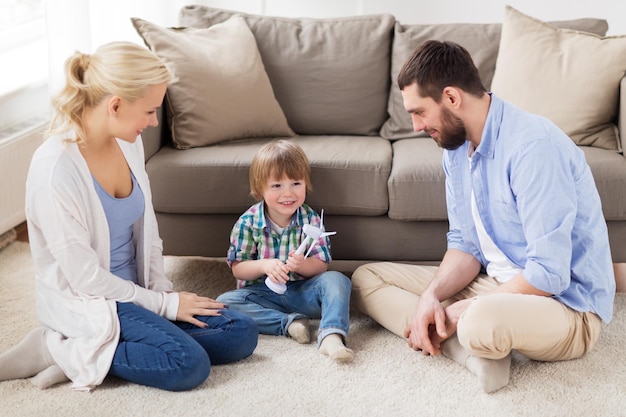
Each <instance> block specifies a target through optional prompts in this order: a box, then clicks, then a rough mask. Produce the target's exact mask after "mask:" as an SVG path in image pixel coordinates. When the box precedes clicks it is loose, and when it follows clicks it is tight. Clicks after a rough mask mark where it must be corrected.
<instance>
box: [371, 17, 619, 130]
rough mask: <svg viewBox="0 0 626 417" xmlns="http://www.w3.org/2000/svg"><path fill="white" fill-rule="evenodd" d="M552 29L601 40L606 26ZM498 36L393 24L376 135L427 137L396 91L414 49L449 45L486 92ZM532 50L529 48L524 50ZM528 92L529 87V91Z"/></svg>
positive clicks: (496, 29) (483, 28) (567, 24)
mask: <svg viewBox="0 0 626 417" xmlns="http://www.w3.org/2000/svg"><path fill="white" fill-rule="evenodd" d="M551 24H553V25H554V26H556V27H560V28H568V29H576V30H580V31H585V32H590V33H595V34H597V35H600V36H604V35H605V34H606V31H607V30H608V23H607V21H606V20H604V19H593V18H586V19H576V20H567V21H559V22H552V23H551ZM501 33H502V24H501V23H485V24H481V23H458V24H457V23H449V24H432V25H403V24H400V23H396V25H395V30H394V40H393V48H392V56H391V72H390V74H391V80H390V84H391V91H390V92H389V106H388V111H389V119H388V120H387V121H386V122H385V124H384V125H383V127H382V129H381V130H380V135H381V136H382V137H384V138H386V139H401V138H410V137H427V136H428V135H426V134H425V133H424V132H414V131H413V126H412V123H411V116H410V115H409V114H408V113H407V112H406V110H405V109H404V105H403V103H402V94H401V93H400V90H399V89H398V82H397V78H398V73H399V72H400V69H401V68H402V66H403V65H404V63H405V62H406V60H407V59H409V57H410V56H411V54H412V53H413V51H414V50H415V48H417V47H418V46H419V45H420V44H421V43H423V42H425V41H427V40H429V39H437V40H441V41H444V40H445V41H452V42H456V43H458V44H460V45H462V46H463V47H464V48H465V49H467V50H468V52H469V53H470V55H472V58H473V60H474V64H475V65H476V67H477V68H478V71H479V73H480V77H481V79H482V81H483V84H484V86H485V88H486V89H487V90H490V89H491V81H492V79H493V75H494V72H495V67H496V59H497V57H498V50H499V45H500V36H501ZM528 47H529V48H532V46H528ZM529 88H532V87H529Z"/></svg>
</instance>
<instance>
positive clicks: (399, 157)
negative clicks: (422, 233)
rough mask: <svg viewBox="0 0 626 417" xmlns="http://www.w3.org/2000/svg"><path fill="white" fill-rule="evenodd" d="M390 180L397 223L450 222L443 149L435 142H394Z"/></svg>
mask: <svg viewBox="0 0 626 417" xmlns="http://www.w3.org/2000/svg"><path fill="white" fill-rule="evenodd" d="M392 146H393V164H392V165H393V166H392V169H391V175H390V176H389V182H388V188H389V217H390V218H392V219H394V220H410V221H416V220H447V219H448V213H447V210H446V191H445V190H446V188H445V179H446V178H445V174H444V172H443V168H442V162H441V160H442V157H443V149H441V148H440V147H439V146H437V144H436V143H435V141H434V140H432V139H431V138H411V139H402V140H397V141H394V142H393V145H392Z"/></svg>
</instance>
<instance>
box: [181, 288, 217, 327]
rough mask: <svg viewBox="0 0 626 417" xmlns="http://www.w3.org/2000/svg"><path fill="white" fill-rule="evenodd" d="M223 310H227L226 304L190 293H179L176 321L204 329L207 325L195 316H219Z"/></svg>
mask: <svg viewBox="0 0 626 417" xmlns="http://www.w3.org/2000/svg"><path fill="white" fill-rule="evenodd" d="M223 308H226V306H225V305H224V304H222V303H220V302H219V301H215V300H214V299H212V298H208V297H201V296H199V295H196V294H193V293H190V292H179V293H178V312H177V313H176V320H179V321H185V322H187V323H191V324H194V325H196V326H198V327H202V328H204V327H206V323H203V322H201V321H200V320H198V319H197V318H195V316H219V315H221V313H220V310H221V309H223Z"/></svg>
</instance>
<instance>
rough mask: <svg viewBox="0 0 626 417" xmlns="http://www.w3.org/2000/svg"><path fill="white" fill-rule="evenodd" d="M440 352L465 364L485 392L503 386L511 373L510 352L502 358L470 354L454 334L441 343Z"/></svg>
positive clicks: (507, 381)
mask: <svg viewBox="0 0 626 417" xmlns="http://www.w3.org/2000/svg"><path fill="white" fill-rule="evenodd" d="M441 351H442V353H443V354H444V355H445V356H447V357H448V358H450V359H452V360H454V361H455V362H457V363H459V364H461V365H463V366H465V367H466V368H467V369H468V370H469V371H470V372H471V373H473V374H474V375H476V376H477V377H478V381H479V382H480V386H481V388H482V389H483V391H485V392H486V393H491V392H494V391H497V390H499V389H500V388H503V387H505V386H506V385H507V384H508V383H509V376H510V373H511V354H508V355H507V356H506V357H505V358H502V359H485V358H480V357H478V356H474V355H472V354H470V353H469V352H468V351H467V350H465V348H464V347H463V346H461V343H460V342H459V339H458V338H457V337H456V334H455V335H453V336H452V337H450V338H449V339H448V340H446V341H445V342H444V343H443V344H442V345H441Z"/></svg>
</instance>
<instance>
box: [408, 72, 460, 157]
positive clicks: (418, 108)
mask: <svg viewBox="0 0 626 417" xmlns="http://www.w3.org/2000/svg"><path fill="white" fill-rule="evenodd" d="M402 99H403V101H404V108H405V109H406V111H408V112H409V114H410V115H411V120H412V121H413V130H415V131H416V132H419V131H422V130H423V131H424V132H426V133H427V134H429V135H430V137H431V138H433V139H434V140H435V142H437V144H438V145H439V146H440V147H442V148H444V149H448V150H454V149H456V148H458V147H459V146H461V145H463V144H464V143H465V141H466V140H467V132H466V131H465V125H464V123H463V121H462V120H461V119H459V118H458V117H457V116H455V115H454V114H452V112H451V111H450V110H449V109H448V108H447V107H445V105H444V104H443V103H439V104H438V103H437V102H435V100H433V99H432V98H430V97H422V96H420V95H419V92H418V90H417V84H416V83H413V84H411V85H409V86H407V87H405V88H404V90H402Z"/></svg>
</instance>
